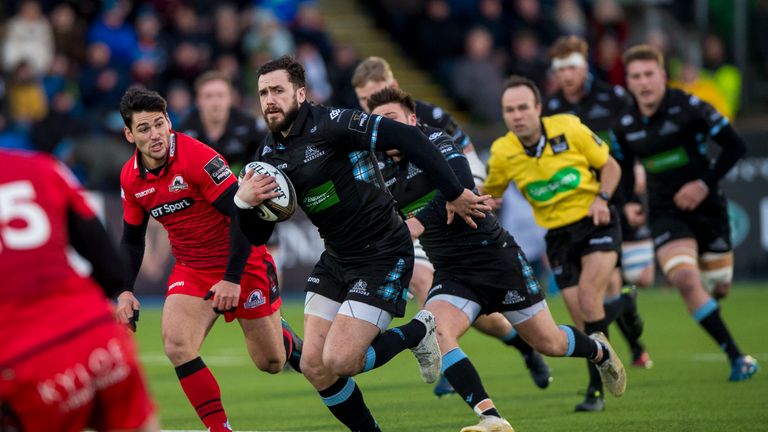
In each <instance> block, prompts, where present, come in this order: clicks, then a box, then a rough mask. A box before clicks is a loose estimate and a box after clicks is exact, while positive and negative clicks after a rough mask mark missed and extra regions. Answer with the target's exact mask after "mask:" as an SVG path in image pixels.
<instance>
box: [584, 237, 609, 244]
mask: <svg viewBox="0 0 768 432" xmlns="http://www.w3.org/2000/svg"><path fill="white" fill-rule="evenodd" d="M612 241H613V237H611V236H604V237H598V238H593V239H589V244H590V245H599V244H606V243H611V242H612Z"/></svg>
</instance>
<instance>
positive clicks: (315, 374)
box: [300, 352, 328, 382]
mask: <svg viewBox="0 0 768 432" xmlns="http://www.w3.org/2000/svg"><path fill="white" fill-rule="evenodd" d="M300 365H301V373H302V374H304V376H305V377H307V379H308V380H309V381H310V382H314V381H318V380H320V379H322V378H323V377H325V376H326V375H327V374H328V370H327V368H326V367H325V365H323V359H322V357H320V356H314V355H311V354H310V355H307V353H306V352H303V353H302V354H301V363H300Z"/></svg>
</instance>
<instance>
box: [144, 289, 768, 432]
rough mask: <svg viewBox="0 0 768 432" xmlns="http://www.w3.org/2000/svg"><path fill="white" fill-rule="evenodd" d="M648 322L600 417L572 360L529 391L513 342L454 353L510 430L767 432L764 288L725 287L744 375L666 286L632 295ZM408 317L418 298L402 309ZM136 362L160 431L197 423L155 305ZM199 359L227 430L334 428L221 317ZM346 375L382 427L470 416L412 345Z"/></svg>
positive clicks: (305, 387)
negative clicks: (746, 377)
mask: <svg viewBox="0 0 768 432" xmlns="http://www.w3.org/2000/svg"><path fill="white" fill-rule="evenodd" d="M639 303H640V311H641V314H642V315H643V317H644V319H645V322H646V327H645V334H644V336H643V341H644V342H645V343H646V345H647V347H648V351H649V352H650V354H651V357H652V358H653V360H654V362H655V366H654V368H653V369H650V370H638V369H635V368H631V367H629V368H628V385H627V392H626V394H625V395H624V396H623V397H621V398H618V399H617V398H613V397H611V396H610V395H608V396H606V410H605V412H602V413H597V414H593V413H574V412H573V408H574V406H575V405H576V404H577V403H579V402H581V400H582V398H583V396H581V395H579V394H577V392H578V391H579V390H583V389H584V388H586V383H587V374H586V366H585V364H584V361H583V360H581V359H547V361H548V362H549V364H550V366H551V367H552V369H553V376H554V382H553V383H552V384H551V385H550V386H549V388H548V389H546V390H539V389H538V388H536V387H535V386H534V384H533V382H532V381H531V379H530V378H529V375H528V372H527V370H526V369H525V366H524V364H523V361H522V358H521V357H520V355H519V353H518V352H517V351H515V350H514V349H512V348H508V347H506V346H504V345H502V344H501V343H500V342H498V341H496V340H493V339H490V338H488V337H487V336H483V335H480V334H479V333H477V332H476V331H470V332H468V333H467V335H466V336H465V337H464V338H463V339H462V348H463V350H464V352H466V353H467V355H468V356H469V357H470V359H471V360H472V362H473V363H474V364H475V366H476V368H477V369H478V371H479V373H480V375H481V377H482V379H483V382H484V384H485V386H486V389H487V390H488V393H489V394H490V395H491V397H492V398H493V399H494V402H495V403H496V406H497V407H498V408H499V411H500V412H501V413H502V414H503V415H504V416H505V417H506V418H507V419H508V420H509V421H510V423H512V425H513V426H514V427H515V430H516V431H518V432H537V431H596V432H608V431H643V432H647V431H675V432H682V431H727V432H739V431H768V406H767V405H768V370H766V367H768V338H766V330H768V314H766V313H765V310H766V306H768V284H740V285H737V286H736V287H734V289H733V291H732V293H731V296H730V298H728V299H727V300H726V301H725V302H724V304H723V309H722V310H721V312H722V314H723V316H724V318H725V320H726V323H727V324H728V325H729V327H730V330H731V332H732V333H733V334H734V335H735V338H736V341H737V343H738V344H739V346H740V348H741V349H742V351H744V352H746V353H749V354H751V355H753V356H754V357H756V358H757V359H758V360H759V361H760V362H761V366H762V367H763V370H762V371H761V372H760V373H758V374H757V375H756V376H755V377H754V378H753V379H752V380H751V381H748V382H744V383H729V382H727V377H728V374H729V371H730V369H729V366H728V364H727V362H726V357H725V355H724V354H723V353H722V352H721V351H720V350H719V349H718V348H717V346H716V345H715V343H714V342H713V341H712V340H711V339H710V338H709V336H708V335H707V334H705V333H704V332H703V331H702V330H701V329H700V327H699V326H698V324H696V323H695V322H694V321H693V319H691V318H690V317H689V315H688V314H687V313H686V310H685V307H684V306H683V303H682V300H681V299H680V297H679V295H678V294H677V293H676V292H674V291H671V290H668V291H665V290H659V289H651V290H647V291H643V292H641V293H640V297H639ZM549 305H550V308H551V309H552V311H553V314H554V316H555V319H556V320H557V321H558V323H563V324H565V323H569V318H568V315H567V313H566V312H565V309H564V306H563V303H562V300H561V299H560V298H558V297H551V298H550V299H549ZM415 312H416V306H415V304H410V305H409V306H408V311H407V314H408V315H409V316H410V315H413V314H414V313H415ZM283 315H284V316H285V317H286V319H288V321H289V322H290V323H291V325H292V326H293V328H294V329H295V330H296V331H297V332H299V333H300V334H302V333H303V332H302V328H301V327H302V303H301V302H300V301H288V302H286V303H285V305H284V306H283ZM611 331H612V335H613V338H612V341H613V344H614V347H615V348H616V349H617V350H618V352H619V354H620V355H621V356H622V359H623V360H624V362H625V365H628V363H630V357H629V349H628V348H627V345H626V343H625V342H624V341H623V339H621V335H620V333H619V331H618V329H617V328H615V326H614V327H613V328H612V329H611ZM137 336H138V339H139V345H140V352H141V358H142V360H143V362H144V365H145V368H146V374H147V376H148V378H149V382H150V386H151V389H152V392H153V395H154V397H155V400H156V401H157V404H158V406H159V409H160V416H161V421H162V425H163V428H164V429H171V430H201V429H202V423H200V421H199V420H198V419H197V417H196V415H195V413H194V411H193V409H192V408H191V407H190V405H189V404H188V402H187V400H186V398H185V397H184V394H183V393H182V391H181V387H180V386H179V384H178V381H177V379H176V375H175V373H174V370H173V368H172V367H171V365H170V363H169V362H168V361H167V360H166V359H165V356H164V355H163V351H162V344H161V341H160V309H159V308H154V309H153V308H147V309H145V310H143V311H142V314H141V323H140V329H139V332H138V334H137ZM202 356H203V359H204V360H205V362H206V363H207V364H208V365H209V367H210V368H211V370H212V371H213V373H214V375H215V376H216V378H217V379H218V381H219V384H220V385H221V389H222V400H223V403H224V406H225V408H226V410H227V413H228V415H229V418H230V421H231V423H232V425H233V427H234V428H235V430H243V431H245V430H248V431H343V430H345V428H343V427H342V426H341V424H340V423H338V422H337V421H336V419H335V418H333V417H332V416H331V414H330V413H329V412H328V410H327V409H326V408H325V406H324V405H323V404H322V402H321V401H320V398H319V396H318V395H317V393H316V392H315V391H314V390H313V389H312V387H311V386H310V384H309V383H308V382H307V381H306V380H305V379H304V377H303V376H302V375H300V374H298V373H295V372H285V373H281V374H278V375H268V374H266V373H263V372H261V371H259V370H258V369H256V367H255V366H253V365H252V364H251V363H250V359H249V358H248V355H247V353H246V350H245V346H244V343H243V340H242V335H241V332H240V328H239V326H238V325H237V324H235V323H233V324H229V325H228V324H225V323H224V321H223V320H220V321H219V322H218V323H217V324H216V326H214V329H213V330H212V332H211V334H210V335H209V336H208V339H207V341H206V343H205V345H204V347H203V353H202ZM355 380H356V381H357V382H358V384H359V385H360V388H361V389H362V390H363V394H364V396H365V399H366V402H367V403H368V406H369V407H370V409H371V411H372V412H373V414H374V416H375V417H376V419H377V421H378V422H379V424H380V426H381V427H382V429H383V430H385V431H398V432H401V431H407V432H410V431H435V432H437V431H441V432H442V431H458V430H459V429H461V428H462V427H463V426H467V425H470V424H474V423H475V422H476V416H475V415H474V414H473V413H472V411H471V410H470V409H469V408H468V406H467V405H466V404H465V403H464V402H462V400H461V398H460V397H458V396H453V397H447V398H443V399H437V398H435V397H434V396H433V394H432V386H431V385H427V384H423V383H422V382H421V379H420V378H419V371H418V366H417V364H416V361H415V359H414V358H413V356H412V355H411V354H410V352H404V353H402V354H400V355H399V356H397V357H396V358H395V359H394V360H392V361H391V362H390V363H388V364H387V365H385V366H383V367H381V368H379V369H376V370H374V371H371V372H369V373H366V374H362V375H359V376H358V377H356V378H355Z"/></svg>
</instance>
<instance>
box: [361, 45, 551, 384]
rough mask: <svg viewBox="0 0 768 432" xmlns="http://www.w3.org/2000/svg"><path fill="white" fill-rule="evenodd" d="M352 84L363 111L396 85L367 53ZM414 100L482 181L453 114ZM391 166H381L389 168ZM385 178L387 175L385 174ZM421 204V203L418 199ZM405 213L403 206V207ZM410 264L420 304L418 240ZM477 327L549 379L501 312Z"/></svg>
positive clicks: (422, 257)
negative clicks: (383, 91)
mask: <svg viewBox="0 0 768 432" xmlns="http://www.w3.org/2000/svg"><path fill="white" fill-rule="evenodd" d="M352 85H353V86H354V88H355V93H356V94H357V99H358V101H359V102H360V106H361V107H362V108H363V111H366V112H370V110H369V109H368V100H369V98H370V97H371V95H373V94H374V93H377V92H379V91H381V90H383V89H385V88H389V87H392V88H397V87H398V83H397V80H396V79H395V76H394V74H393V73H392V69H391V68H390V66H389V63H388V62H387V61H386V60H385V59H383V58H381V57H368V58H367V59H365V60H363V61H362V62H361V63H360V64H359V65H358V66H357V68H356V69H355V72H354V74H353V75H352ZM414 102H415V104H416V110H415V113H416V118H417V121H418V122H419V123H420V124H424V125H427V126H431V127H434V128H437V129H440V130H443V131H444V132H445V133H447V134H448V135H450V136H451V137H452V138H453V140H454V142H455V143H457V144H458V146H459V148H460V149H461V150H462V152H463V153H464V155H465V156H466V158H467V161H469V166H470V168H471V169H472V175H473V177H474V179H475V183H477V184H482V182H483V180H484V179H485V174H486V173H485V166H484V165H483V163H482V162H481V161H480V159H479V158H478V157H477V153H476V152H475V148H474V146H473V145H472V141H471V140H470V138H469V136H468V135H467V134H466V133H464V131H463V130H462V129H461V128H460V127H459V125H458V124H457V123H456V121H455V120H454V119H453V117H451V116H450V114H448V113H447V112H445V111H444V110H443V109H442V108H440V107H437V106H434V105H430V104H428V103H426V102H423V101H420V100H414ZM392 168H394V166H389V167H387V168H385V170H387V169H392ZM387 178H388V179H389V178H390V177H387ZM427 181H428V180H427ZM421 204H424V203H421ZM406 213H407V209H406ZM413 250H414V258H415V259H414V266H413V277H412V278H411V283H410V285H409V286H408V289H409V291H410V292H411V294H412V295H413V296H414V297H415V298H416V301H417V302H418V304H419V307H423V305H424V301H425V300H426V299H427V292H428V291H429V289H430V287H432V274H433V273H434V267H433V266H432V263H430V262H429V259H428V258H427V256H426V254H425V253H424V249H423V248H422V247H421V244H420V243H419V241H418V240H415V241H414V242H413ZM473 326H474V327H475V328H477V329H478V330H479V331H481V332H483V333H485V334H487V335H489V336H493V337H495V338H497V339H499V340H500V341H502V342H503V343H504V344H505V345H507V346H513V347H515V348H517V349H518V350H519V351H520V354H521V355H522V356H523V359H524V361H525V365H526V367H527V368H528V371H529V372H530V374H531V378H533V382H534V383H535V384H536V385H537V386H538V387H539V388H546V387H547V386H548V385H549V383H550V382H551V381H552V376H551V372H550V369H549V366H547V363H546V362H545V361H544V358H543V357H542V356H541V354H539V353H537V352H536V351H534V350H533V349H532V348H531V346H530V345H528V344H527V343H526V342H525V341H524V340H523V339H522V338H520V337H518V335H517V332H515V329H514V328H513V327H512V325H511V324H510V323H509V322H508V321H507V320H506V319H504V317H503V316H502V315H501V314H490V315H482V316H480V317H479V318H478V319H477V321H475V323H474V324H473ZM434 392H435V394H436V395H437V396H443V395H446V394H451V393H453V389H452V388H451V386H450V384H449V383H448V381H447V380H445V378H443V377H441V378H440V381H438V383H437V384H436V385H435V389H434Z"/></svg>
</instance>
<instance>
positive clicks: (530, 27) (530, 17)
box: [510, 0, 560, 46]
mask: <svg viewBox="0 0 768 432" xmlns="http://www.w3.org/2000/svg"><path fill="white" fill-rule="evenodd" d="M512 12H513V13H512V22H511V24H510V27H511V28H512V29H514V30H515V31H516V32H518V33H519V32H520V31H528V32H531V33H533V34H534V35H536V39H538V40H539V42H540V43H542V44H544V45H545V46H549V45H551V44H552V43H553V42H554V41H555V39H557V37H558V36H560V35H559V34H558V28H557V24H556V23H555V22H554V21H553V20H552V18H551V17H550V15H549V14H548V13H547V12H546V11H544V10H543V9H542V5H541V3H540V2H539V0H514V1H513V9H512Z"/></svg>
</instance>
